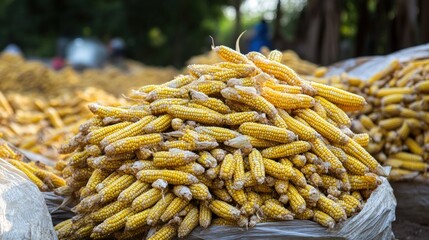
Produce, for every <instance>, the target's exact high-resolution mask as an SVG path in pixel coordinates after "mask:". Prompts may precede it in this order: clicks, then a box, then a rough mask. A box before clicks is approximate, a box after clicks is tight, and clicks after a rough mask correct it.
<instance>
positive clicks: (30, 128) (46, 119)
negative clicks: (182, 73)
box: [0, 88, 124, 160]
mask: <svg viewBox="0 0 429 240" xmlns="http://www.w3.org/2000/svg"><path fill="white" fill-rule="evenodd" d="M94 101H99V102H100V103H103V104H109V105H120V104H123V103H124V101H123V100H119V99H117V98H115V97H113V96H112V95H109V94H107V93H106V92H104V91H102V90H98V89H95V88H87V89H86V90H84V91H75V92H70V93H69V94H67V95H62V96H59V97H52V98H50V99H49V100H47V99H46V98H44V97H41V96H37V95H34V96H32V95H23V94H17V93H13V94H12V93H11V94H6V96H5V95H4V94H2V93H1V92H0V135H2V136H3V138H4V139H5V140H7V141H9V142H10V143H12V144H13V145H15V146H17V147H18V148H20V149H25V150H28V151H31V152H34V153H37V154H40V155H43V156H45V157H47V158H50V159H53V160H56V159H59V158H60V155H59V154H58V151H57V149H58V148H59V147H60V145H61V143H63V142H64V141H66V139H69V138H70V137H72V136H73V135H74V134H76V133H77V132H78V131H79V125H80V124H81V123H82V122H84V121H85V120H87V119H89V118H91V117H92V114H91V112H90V111H89V110H88V107H87V106H88V103H90V102H94Z"/></svg>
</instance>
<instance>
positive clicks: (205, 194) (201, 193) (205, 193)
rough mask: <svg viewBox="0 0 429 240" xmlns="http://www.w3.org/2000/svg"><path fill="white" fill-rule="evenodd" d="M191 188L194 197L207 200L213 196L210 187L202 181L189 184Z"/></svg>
mask: <svg viewBox="0 0 429 240" xmlns="http://www.w3.org/2000/svg"><path fill="white" fill-rule="evenodd" d="M189 189H190V190H191V193H192V197H193V198H194V199H197V200H201V201H206V200H210V199H211V198H212V195H211V194H210V191H209V189H208V187H207V186H206V185H204V184H202V183H197V184H192V185H190V186H189Z"/></svg>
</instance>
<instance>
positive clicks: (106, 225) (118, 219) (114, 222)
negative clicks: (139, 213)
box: [93, 208, 132, 235]
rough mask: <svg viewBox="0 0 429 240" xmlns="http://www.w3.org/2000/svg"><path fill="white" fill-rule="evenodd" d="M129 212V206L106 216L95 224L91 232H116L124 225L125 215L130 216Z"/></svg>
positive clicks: (130, 211) (105, 233) (104, 233)
mask: <svg viewBox="0 0 429 240" xmlns="http://www.w3.org/2000/svg"><path fill="white" fill-rule="evenodd" d="M131 214H132V210H131V208H125V209H123V210H122V211H120V212H118V213H116V214H115V215H113V216H111V217H109V218H107V219H106V220H104V221H103V222H102V223H101V224H99V225H98V226H96V227H95V228H94V230H93V233H100V234H102V235H108V234H110V233H113V232H116V231H118V230H119V229H121V228H122V227H124V226H125V223H126V221H127V217H128V216H130V215H131Z"/></svg>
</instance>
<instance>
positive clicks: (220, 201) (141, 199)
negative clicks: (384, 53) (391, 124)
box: [55, 46, 385, 239]
mask: <svg viewBox="0 0 429 240" xmlns="http://www.w3.org/2000/svg"><path fill="white" fill-rule="evenodd" d="M214 51H215V52H216V53H217V54H218V55H219V56H220V57H221V58H222V59H224V60H225V62H221V63H217V64H212V65H190V66H188V71H189V75H182V76H178V77H176V78H175V79H173V80H172V81H170V82H167V83H165V84H162V85H148V86H144V87H142V88H141V89H139V90H138V91H134V93H133V96H132V97H131V99H133V100H134V101H135V103H136V104H134V105H130V106H126V107H125V106H124V107H108V106H102V105H99V104H91V105H90V106H89V108H90V110H91V111H92V112H93V113H94V114H95V115H96V116H95V117H94V118H92V119H90V120H89V121H88V122H87V123H85V124H83V125H82V126H81V128H80V133H79V134H78V135H76V136H75V137H73V138H72V139H71V140H70V141H69V142H68V143H66V144H64V145H63V146H62V148H61V152H62V153H71V152H72V151H74V153H73V154H72V155H71V157H70V158H69V160H68V161H69V162H68V165H67V166H66V167H65V168H64V170H63V174H64V177H66V178H67V179H66V182H67V186H66V187H63V188H60V189H58V192H61V193H73V194H74V195H76V196H77V197H79V198H80V202H79V204H77V205H76V206H75V207H74V209H73V210H74V211H75V212H76V214H77V215H76V216H75V217H74V218H72V219H70V220H67V221H65V222H62V223H60V224H59V225H57V226H56V227H55V228H56V230H57V232H58V235H59V237H60V238H61V239H80V238H85V237H91V238H94V239H97V238H104V237H115V238H117V239H127V238H133V237H136V236H146V237H147V238H148V239H171V238H173V237H175V236H176V235H178V236H179V237H184V236H186V235H188V234H189V233H190V232H191V231H192V230H193V229H194V228H195V227H197V226H198V225H200V226H201V227H203V228H207V227H208V226H210V225H211V224H214V225H237V226H240V227H243V228H247V227H253V226H255V224H257V223H258V222H264V221H283V220H292V219H313V220H314V221H316V222H318V223H320V224H321V225H323V226H326V227H330V228H331V227H333V226H334V225H335V223H336V222H340V221H343V220H345V219H346V218H347V217H350V216H353V215H354V214H356V213H357V212H358V211H359V210H360V209H361V208H362V205H363V203H364V199H366V198H368V197H369V195H370V194H371V192H372V191H373V190H374V189H375V188H376V187H377V185H378V184H380V182H381V179H380V178H379V175H385V173H384V170H383V168H382V167H381V166H380V165H379V164H378V162H377V161H376V160H375V159H374V158H373V157H372V156H371V155H370V154H369V153H368V152H366V151H365V149H364V148H363V147H362V145H366V144H368V143H367V141H368V139H369V138H368V135H366V134H345V133H344V132H348V133H351V131H350V129H349V127H350V125H351V121H350V119H349V118H348V117H347V115H346V113H345V112H344V111H351V110H359V109H362V108H363V107H364V105H365V104H366V102H365V99H364V98H363V97H360V96H358V95H355V94H351V93H348V92H346V91H344V90H340V89H338V88H335V87H330V86H327V85H324V84H320V83H316V82H309V81H305V80H302V79H301V78H300V77H299V76H298V75H297V74H296V73H295V72H294V71H293V70H291V69H290V68H288V67H287V66H285V65H283V64H281V63H279V61H280V60H281V59H282V54H281V52H279V51H272V52H271V53H270V54H269V55H268V57H265V56H264V55H262V54H260V53H257V52H251V53H249V54H247V55H243V54H241V53H239V52H238V51H234V50H232V49H230V48H228V47H225V46H218V47H214ZM145 234H146V235H145Z"/></svg>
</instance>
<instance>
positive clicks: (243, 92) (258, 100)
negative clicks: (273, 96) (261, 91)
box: [221, 86, 277, 117]
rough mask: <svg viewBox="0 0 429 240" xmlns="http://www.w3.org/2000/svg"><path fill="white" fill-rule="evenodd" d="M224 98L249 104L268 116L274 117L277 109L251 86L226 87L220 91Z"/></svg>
mask: <svg viewBox="0 0 429 240" xmlns="http://www.w3.org/2000/svg"><path fill="white" fill-rule="evenodd" d="M221 94H222V96H223V97H224V98H226V99H229V100H233V101H236V102H240V103H242V104H246V105H249V106H250V107H251V108H254V109H256V110H258V111H260V112H263V113H266V114H267V115H268V116H269V117H274V116H275V115H276V114H277V109H276V108H275V107H274V105H273V104H271V103H270V102H269V101H267V100H266V99H265V98H263V97H262V96H260V95H258V94H257V93H256V89H255V88H252V87H240V86H235V87H234V88H231V87H228V88H225V89H223V90H222V91H221Z"/></svg>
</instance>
